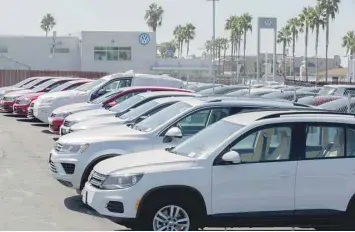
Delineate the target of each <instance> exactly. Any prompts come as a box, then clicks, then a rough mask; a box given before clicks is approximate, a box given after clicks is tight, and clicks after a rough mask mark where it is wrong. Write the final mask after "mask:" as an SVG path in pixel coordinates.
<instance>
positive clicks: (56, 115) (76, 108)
mask: <svg viewBox="0 0 355 232" xmlns="http://www.w3.org/2000/svg"><path fill="white" fill-rule="evenodd" d="M148 91H153V92H156V91H177V92H191V90H186V89H178V88H170V87H163V86H138V87H126V88H120V89H117V90H114V91H111V92H109V93H107V94H105V95H103V96H101V97H98V98H96V99H94V100H92V101H88V102H83V103H76V104H70V105H66V106H62V107H59V108H57V109H55V110H54V111H53V113H52V114H51V116H50V118H48V122H49V127H50V131H51V132H53V133H59V128H60V127H61V126H62V124H63V122H64V119H65V118H66V117H67V116H68V115H71V114H75V113H78V112H83V111H87V110H94V109H102V108H105V109H109V108H111V107H112V106H115V105H117V104H118V103H120V102H123V101H125V100H127V99H128V98H130V97H133V96H135V95H137V94H139V93H144V92H148Z"/></svg>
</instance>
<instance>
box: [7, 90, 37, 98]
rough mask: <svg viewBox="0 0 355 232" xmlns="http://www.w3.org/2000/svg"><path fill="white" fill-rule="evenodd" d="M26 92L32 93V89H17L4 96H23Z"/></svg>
mask: <svg viewBox="0 0 355 232" xmlns="http://www.w3.org/2000/svg"><path fill="white" fill-rule="evenodd" d="M28 93H34V92H33V90H29V89H25V90H17V91H14V92H10V93H8V94H6V95H5V96H6V97H19V96H23V95H25V94H28Z"/></svg>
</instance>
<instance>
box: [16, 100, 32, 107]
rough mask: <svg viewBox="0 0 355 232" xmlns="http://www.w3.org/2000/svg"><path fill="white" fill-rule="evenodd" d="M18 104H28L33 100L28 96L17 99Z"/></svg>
mask: <svg viewBox="0 0 355 232" xmlns="http://www.w3.org/2000/svg"><path fill="white" fill-rule="evenodd" d="M17 102H18V103H17V104H19V105H27V104H30V103H31V100H30V99H28V98H25V99H17Z"/></svg>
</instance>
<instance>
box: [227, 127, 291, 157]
mask: <svg viewBox="0 0 355 232" xmlns="http://www.w3.org/2000/svg"><path fill="white" fill-rule="evenodd" d="M291 132H292V129H291V127H288V126H276V127H270V128H263V129H261V130H258V131H256V132H254V133H252V134H249V135H247V136H246V137H245V138H244V139H242V140H240V141H239V142H237V143H236V144H235V145H234V146H232V147H231V148H230V149H229V150H233V151H236V152H238V153H239V154H240V157H241V160H242V163H253V162H261V161H276V160H289V159H290V153H291Z"/></svg>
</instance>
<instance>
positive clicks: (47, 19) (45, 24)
mask: <svg viewBox="0 0 355 232" xmlns="http://www.w3.org/2000/svg"><path fill="white" fill-rule="evenodd" d="M55 25H56V22H55V19H54V17H53V16H52V15H51V14H46V15H45V16H43V18H42V21H41V28H42V30H44V31H45V32H46V36H48V33H49V32H50V31H51V30H52V29H53V27H54V26H55Z"/></svg>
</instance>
